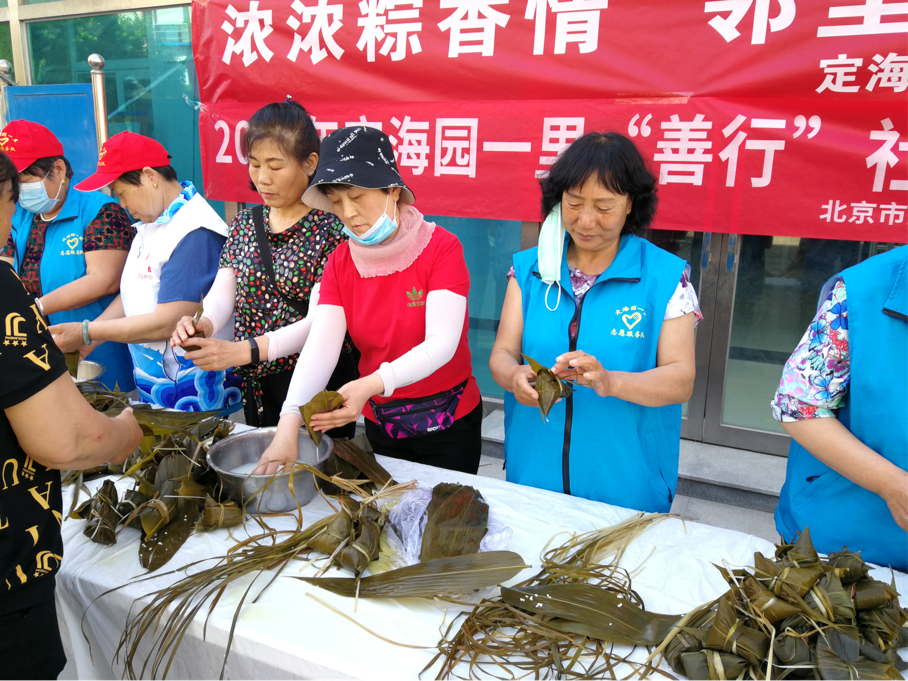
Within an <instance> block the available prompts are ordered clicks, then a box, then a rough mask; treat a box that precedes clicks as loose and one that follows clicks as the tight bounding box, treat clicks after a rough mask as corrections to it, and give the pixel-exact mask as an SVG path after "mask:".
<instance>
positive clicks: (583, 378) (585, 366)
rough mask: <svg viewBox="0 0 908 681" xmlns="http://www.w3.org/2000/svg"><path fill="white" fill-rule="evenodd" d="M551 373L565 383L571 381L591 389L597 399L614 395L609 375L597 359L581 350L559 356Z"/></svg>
mask: <svg viewBox="0 0 908 681" xmlns="http://www.w3.org/2000/svg"><path fill="white" fill-rule="evenodd" d="M552 371H553V372H555V375H556V376H558V378H561V379H563V380H565V381H573V382H574V383H575V384H576V385H582V386H586V387H589V388H592V389H593V390H595V391H596V394H597V395H599V397H609V396H610V395H614V388H615V386H614V385H613V383H614V382H613V381H612V379H611V377H610V373H609V372H608V371H607V370H606V369H604V368H603V367H602V364H601V363H600V362H599V360H598V359H596V358H595V357H593V356H592V355H589V354H587V353H585V352H584V351H583V350H575V351H574V352H567V353H565V354H563V355H561V356H559V357H558V358H557V359H556V361H555V366H553V367H552Z"/></svg>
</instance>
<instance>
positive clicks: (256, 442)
mask: <svg viewBox="0 0 908 681" xmlns="http://www.w3.org/2000/svg"><path fill="white" fill-rule="evenodd" d="M276 431H277V428H257V429H256V430H249V431H246V432H244V433H238V434H236V435H230V436H228V437H226V438H224V439H223V440H221V441H220V442H217V443H215V444H214V445H212V447H211V449H210V450H209V451H208V465H209V466H211V468H212V469H213V470H214V471H215V472H217V474H218V475H219V476H220V477H221V482H222V483H223V485H224V490H225V491H226V492H227V494H228V495H229V496H230V498H231V499H233V500H234V501H236V502H237V503H238V504H247V508H246V510H247V511H250V512H254V513H274V512H281V511H290V510H293V509H295V508H296V506H297V503H298V504H299V505H300V506H302V505H303V504H307V503H309V502H310V501H311V500H312V499H313V498H314V497H315V495H316V494H317V493H318V492H317V490H316V488H315V482H314V481H313V479H312V473H310V472H308V471H303V470H297V471H296V472H294V473H293V492H294V494H295V495H296V499H294V494H291V493H290V484H289V481H290V473H279V474H277V475H276V476H271V475H241V474H236V473H231V472H230V471H232V470H234V469H235V468H238V467H239V466H242V465H244V464H250V463H253V462H256V461H258V460H259V458H260V457H261V455H262V453H263V452H264V451H265V450H266V449H267V448H268V445H269V444H271V440H273V439H274V434H275V432H276ZM298 442H299V452H300V453H299V459H298V461H300V462H302V463H307V464H309V465H310V466H312V467H313V468H316V469H318V470H320V471H321V470H324V466H325V461H326V460H327V458H328V457H329V456H330V455H331V452H332V451H334V443H333V442H332V441H331V438H330V437H328V436H327V435H324V434H323V435H322V440H321V443H320V444H319V445H318V447H317V448H316V446H315V443H314V442H313V441H312V440H311V439H310V438H309V433H308V432H307V431H306V429H305V428H301V429H300V432H299V440H298ZM272 477H273V478H274V479H273V480H272ZM269 480H271V484H268V481H269ZM265 485H268V487H267V489H265V490H264V491H263V492H260V493H259V494H256V492H258V491H259V490H261V489H263V488H265ZM253 495H255V496H253Z"/></svg>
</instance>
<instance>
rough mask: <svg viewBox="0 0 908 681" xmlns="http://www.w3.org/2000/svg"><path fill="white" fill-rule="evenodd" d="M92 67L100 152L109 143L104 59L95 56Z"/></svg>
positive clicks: (90, 62) (93, 56)
mask: <svg viewBox="0 0 908 681" xmlns="http://www.w3.org/2000/svg"><path fill="white" fill-rule="evenodd" d="M88 65H89V66H90V67H91V90H92V95H93V96H94V100H95V129H96V131H97V134H98V151H99V152H100V151H101V145H102V144H104V143H105V142H106V141H107V100H106V99H105V98H104V57H102V56H101V55H100V54H93V55H91V56H90V57H89V58H88Z"/></svg>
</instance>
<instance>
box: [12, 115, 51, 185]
mask: <svg viewBox="0 0 908 681" xmlns="http://www.w3.org/2000/svg"><path fill="white" fill-rule="evenodd" d="M0 151H2V152H3V153H5V154H6V155H7V156H9V157H10V160H11V161H12V162H13V165H15V166H16V170H18V171H19V172H20V173H21V172H22V171H23V170H25V169H26V168H28V167H29V166H30V165H31V164H32V163H34V162H35V161H37V160H38V159H39V158H47V157H48V156H63V145H62V144H60V140H58V139H57V138H56V137H55V136H54V133H52V132H51V131H50V130H48V129H47V128H45V127H44V126H43V125H41V124H40V123H33V122H32V121H22V120H19V121H12V122H11V123H10V124H9V125H7V126H6V127H5V128H3V132H0Z"/></svg>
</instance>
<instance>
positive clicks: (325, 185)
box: [318, 182, 393, 194]
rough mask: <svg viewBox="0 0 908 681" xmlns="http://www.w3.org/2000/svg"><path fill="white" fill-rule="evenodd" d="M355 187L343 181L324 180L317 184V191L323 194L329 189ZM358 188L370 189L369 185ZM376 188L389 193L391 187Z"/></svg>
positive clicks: (338, 189) (340, 189)
mask: <svg viewBox="0 0 908 681" xmlns="http://www.w3.org/2000/svg"><path fill="white" fill-rule="evenodd" d="M353 187H357V185H355V184H347V183H345V182H324V183H322V184H320V185H318V188H319V191H321V192H322V193H323V194H327V193H328V192H330V191H332V190H333V191H343V190H344V189H352V188H353ZM358 188H359V189H370V187H358ZM376 189H381V190H382V191H383V192H384V193H385V194H390V193H391V190H392V189H393V187H376Z"/></svg>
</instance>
